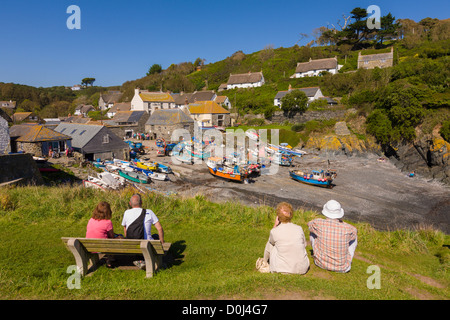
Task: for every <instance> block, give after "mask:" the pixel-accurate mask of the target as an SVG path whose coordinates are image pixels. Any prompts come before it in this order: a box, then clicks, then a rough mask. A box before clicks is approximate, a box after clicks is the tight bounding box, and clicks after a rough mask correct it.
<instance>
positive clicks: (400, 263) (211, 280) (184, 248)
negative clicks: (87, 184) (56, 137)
mask: <svg viewBox="0 0 450 320" xmlns="http://www.w3.org/2000/svg"><path fill="white" fill-rule="evenodd" d="M134 192H135V190H133V189H125V190H123V191H120V192H106V193H105V192H101V191H95V190H92V189H85V188H82V187H75V186H72V187H71V186H58V187H33V186H30V187H16V188H1V189H0V256H1V257H2V259H1V260H0V296H1V297H2V298H3V299H8V300H10V299H113V300H114V299H122V300H124V299H144V300H145V299H151V300H179V299H183V300H190V299H192V300H198V299H333V300H334V299H336V300H344V299H346V300H347V299H348V300H394V299H399V300H409V299H425V300H427V299H430V300H434V299H445V300H447V299H449V298H450V291H449V287H450V286H449V284H450V278H449V273H448V271H449V269H448V268H449V266H450V265H449V262H450V253H449V245H450V238H449V236H448V235H444V234H443V233H441V232H439V231H435V230H432V229H430V228H422V229H418V230H413V231H406V230H392V231H390V232H381V231H377V230H375V229H373V228H372V227H370V226H369V225H367V224H360V223H357V224H354V225H355V226H356V227H357V229H358V247H357V249H356V256H355V258H354V261H353V264H352V269H351V271H350V272H349V273H347V274H340V273H333V272H328V271H325V270H322V269H320V268H318V267H316V266H315V265H314V263H313V262H312V258H311V246H310V245H308V247H307V252H308V255H309V258H310V262H311V268H310V270H309V271H308V273H307V274H306V275H303V276H300V275H282V274H261V273H259V272H257V271H256V269H255V262H256V259H257V258H258V257H262V255H263V251H264V246H265V243H266V241H267V239H268V236H269V232H270V229H271V227H272V225H273V221H274V219H275V212H274V209H272V208H269V207H262V206H261V207H255V208H253V207H246V206H243V205H240V204H239V203H236V202H234V203H224V204H217V203H211V202H208V201H206V200H205V199H204V198H203V197H202V196H196V197H194V198H187V199H183V198H179V197H177V196H171V197H165V196H161V195H157V194H153V193H152V194H148V195H146V196H144V199H143V200H144V206H145V207H147V208H151V209H152V210H153V211H154V212H155V213H156V214H157V215H158V217H159V219H160V221H161V223H162V225H163V227H164V230H165V238H166V241H168V242H171V243H172V244H173V246H172V249H171V251H170V258H171V259H170V261H169V264H168V268H167V269H165V270H162V271H161V272H160V273H158V274H157V275H156V276H155V277H154V278H152V279H146V278H145V276H144V271H140V270H124V269H121V268H116V269H107V268H106V267H104V266H102V267H100V268H99V269H98V270H97V271H95V273H93V274H91V275H89V276H87V277H85V278H84V279H82V281H81V288H80V289H72V290H71V289H68V287H67V280H68V277H69V276H70V274H69V273H67V268H68V267H69V266H70V265H73V264H74V258H73V256H72V254H71V253H70V252H69V251H68V250H67V249H66V248H65V247H64V245H63V243H62V241H61V239H60V238H61V237H63V236H74V237H83V236H84V235H85V232H86V225H87V222H88V220H89V218H90V216H91V213H92V210H93V208H94V207H95V206H96V204H97V203H98V202H99V201H108V202H109V203H110V204H111V207H112V210H113V219H112V220H113V225H114V229H115V231H116V232H118V233H121V232H122V230H123V229H122V227H121V225H120V223H121V220H122V215H123V212H124V211H125V210H126V209H127V203H128V200H129V198H130V196H131V195H132V194H133V193H134ZM316 217H320V215H319V214H317V213H315V212H311V211H301V210H300V211H296V212H295V216H294V223H297V224H299V225H301V226H302V228H303V230H304V231H305V234H306V237H307V240H308V239H309V236H308V232H307V230H308V229H307V226H306V223H307V222H308V221H310V220H311V219H314V218H316ZM371 266H377V267H379V268H380V272H381V273H380V277H381V278H380V279H381V282H380V285H381V287H380V289H369V288H368V285H367V284H368V281H369V282H370V281H371V280H370V279H369V277H370V276H371V274H372V272H373V271H372V272H368V270H369V271H370V270H372V269H371V268H373V267H371ZM369 267H370V268H369Z"/></svg>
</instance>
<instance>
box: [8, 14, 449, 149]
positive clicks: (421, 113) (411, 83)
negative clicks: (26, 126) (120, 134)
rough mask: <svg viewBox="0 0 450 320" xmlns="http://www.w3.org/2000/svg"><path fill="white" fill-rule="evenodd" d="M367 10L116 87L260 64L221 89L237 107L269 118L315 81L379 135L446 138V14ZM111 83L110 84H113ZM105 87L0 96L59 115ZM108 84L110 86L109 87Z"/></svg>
mask: <svg viewBox="0 0 450 320" xmlns="http://www.w3.org/2000/svg"><path fill="white" fill-rule="evenodd" d="M366 17H367V13H366V12H365V10H364V9H361V8H355V9H354V10H352V12H351V13H350V15H349V16H348V24H347V25H346V26H345V27H342V28H341V29H328V28H324V27H320V28H318V29H316V30H314V34H315V40H314V41H312V42H310V43H309V44H307V45H304V46H298V45H295V46H293V47H289V48H273V46H270V45H268V46H266V47H265V48H263V49H262V50H260V51H258V52H254V53H248V54H246V53H244V52H242V51H238V52H235V53H234V54H232V55H230V56H229V57H227V58H226V59H224V60H221V61H217V62H213V63H209V64H204V62H205V61H204V60H203V59H200V58H198V59H197V60H196V61H195V62H183V63H179V64H172V65H171V66H170V67H168V68H167V69H166V70H162V68H161V66H160V65H158V64H153V65H152V66H151V67H150V69H149V71H148V72H147V75H146V76H145V77H143V78H141V79H137V80H130V81H127V82H125V83H124V84H122V85H121V86H120V87H117V88H119V89H120V90H121V91H122V92H123V93H124V94H123V97H122V100H123V101H130V100H131V99H132V97H133V95H134V89H135V88H136V87H140V88H141V89H147V90H163V91H171V92H182V91H184V92H193V91H195V90H203V89H209V90H217V89H218V87H219V86H220V84H222V83H226V82H227V80H228V77H229V75H230V74H231V73H233V74H236V73H247V72H249V71H252V72H256V71H262V72H263V74H264V78H265V80H266V84H265V85H264V86H262V87H260V88H251V89H233V90H225V91H223V92H221V93H220V94H221V95H226V96H228V98H229V100H230V101H231V103H232V105H233V110H231V111H232V112H237V113H239V114H241V115H245V114H249V113H250V114H252V113H253V114H263V115H264V116H265V118H267V119H269V120H270V117H271V115H272V114H273V112H274V111H277V110H279V109H278V108H276V107H274V106H273V99H274V97H275V95H276V93H277V92H278V91H280V90H287V89H288V87H289V85H291V86H292V87H293V88H300V87H310V86H320V88H321V90H322V92H323V94H324V95H325V96H330V97H338V98H340V99H338V100H339V101H340V103H341V104H342V105H343V106H344V107H347V108H355V109H356V110H357V112H358V115H360V116H363V117H365V118H367V122H366V127H364V128H363V129H364V130H366V129H367V130H366V131H364V132H360V134H370V135H372V136H374V137H375V138H376V139H377V141H378V142H379V143H382V144H392V143H396V142H399V141H411V140H414V139H415V138H416V137H417V134H422V133H424V134H429V133H431V132H433V130H435V129H437V130H436V132H440V133H441V135H442V137H443V138H444V139H447V141H449V140H448V139H449V138H448V137H449V136H450V131H449V129H448V128H449V125H450V124H449V122H450V114H449V104H450V88H449V78H450V57H449V54H450V20H449V19H447V20H438V19H432V18H426V19H423V20H421V21H419V22H415V21H412V20H410V19H402V20H395V17H392V16H391V15H390V14H388V15H386V16H385V17H383V18H382V21H384V22H383V23H384V26H385V27H383V28H382V29H380V30H369V29H367V27H366V21H365V19H366ZM391 47H393V48H394V66H393V67H390V68H385V69H378V68H376V69H373V70H362V69H357V58H358V54H359V53H360V52H361V53H362V54H373V53H380V52H386V51H389V50H390V48H391ZM335 56H336V57H337V58H338V62H339V64H341V65H343V67H342V68H341V70H340V72H339V73H338V74H336V75H331V74H325V75H323V76H320V77H308V78H299V79H294V78H290V76H291V75H293V73H294V71H295V68H296V65H297V63H299V62H305V61H308V60H309V59H321V58H328V57H335ZM117 88H115V89H117ZM107 89H108V88H99V87H87V88H85V89H83V90H81V91H80V92H76V93H74V92H72V91H71V90H70V89H65V88H63V87H55V88H32V87H27V86H22V85H14V84H9V83H6V84H5V83H0V100H16V101H17V102H18V107H19V110H24V111H35V112H36V113H38V114H39V115H41V116H42V117H54V116H67V114H68V113H71V112H73V110H74V108H75V106H76V105H77V104H80V103H88V104H93V105H94V106H95V105H97V103H98V98H99V95H100V92H101V91H106V90H107ZM109 89H111V88H109Z"/></svg>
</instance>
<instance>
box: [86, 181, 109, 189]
mask: <svg viewBox="0 0 450 320" xmlns="http://www.w3.org/2000/svg"><path fill="white" fill-rule="evenodd" d="M83 186H84V187H85V188H92V189H100V190H102V191H106V188H105V187H103V186H102V185H100V184H97V183H95V182H93V181H89V180H83Z"/></svg>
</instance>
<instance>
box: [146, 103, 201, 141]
mask: <svg viewBox="0 0 450 320" xmlns="http://www.w3.org/2000/svg"><path fill="white" fill-rule="evenodd" d="M187 112H188V111H187ZM145 128H146V131H147V132H148V133H149V134H150V135H151V136H152V137H153V138H154V139H164V140H166V141H171V140H172V133H173V131H174V130H176V129H185V130H187V131H188V132H189V134H190V135H191V137H193V136H194V120H193V119H192V118H191V117H190V116H189V115H188V114H187V113H186V112H183V111H182V110H181V109H169V110H155V111H154V112H153V113H152V115H151V116H150V118H148V120H147V123H146V124H145Z"/></svg>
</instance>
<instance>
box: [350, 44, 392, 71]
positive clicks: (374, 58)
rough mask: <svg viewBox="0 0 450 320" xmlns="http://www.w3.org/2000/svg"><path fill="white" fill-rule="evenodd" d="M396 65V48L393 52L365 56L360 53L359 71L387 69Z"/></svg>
mask: <svg viewBox="0 0 450 320" xmlns="http://www.w3.org/2000/svg"><path fill="white" fill-rule="evenodd" d="M393 65H394V47H391V52H388V53H377V54H367V55H363V54H362V53H361V51H360V52H359V53H358V69H375V68H387V67H392V66H393Z"/></svg>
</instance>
